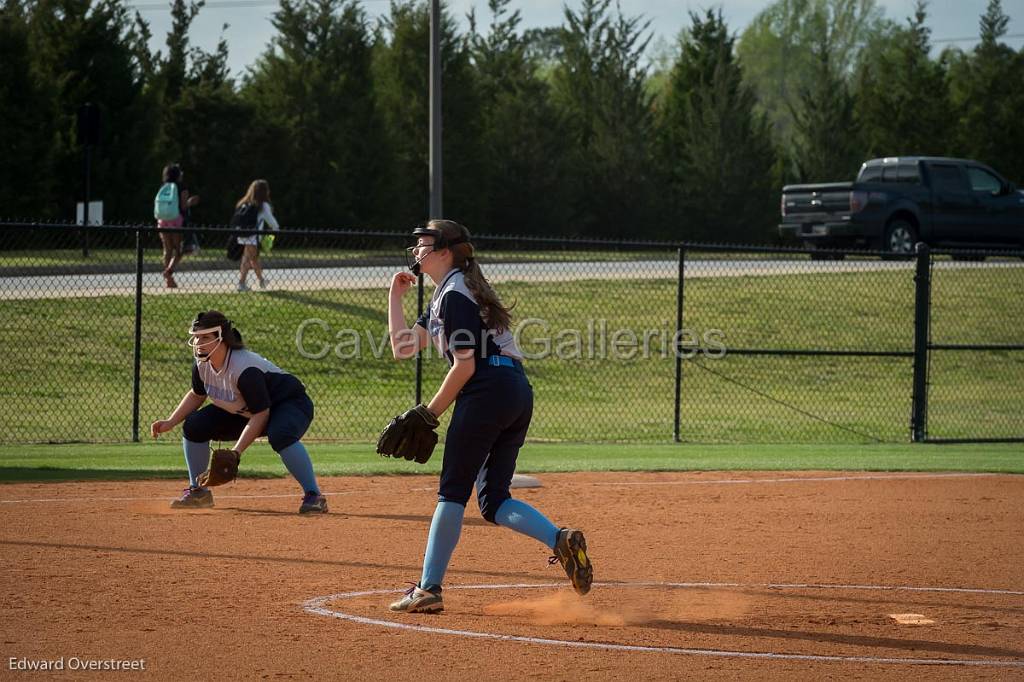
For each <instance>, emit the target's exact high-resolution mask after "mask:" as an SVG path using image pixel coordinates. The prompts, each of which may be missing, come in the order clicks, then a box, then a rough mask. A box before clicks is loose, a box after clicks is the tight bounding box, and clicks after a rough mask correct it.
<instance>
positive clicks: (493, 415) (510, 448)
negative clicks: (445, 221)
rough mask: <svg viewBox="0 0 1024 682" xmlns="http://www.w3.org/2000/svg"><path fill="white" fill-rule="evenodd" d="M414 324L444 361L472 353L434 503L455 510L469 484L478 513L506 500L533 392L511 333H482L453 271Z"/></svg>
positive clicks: (491, 517)
mask: <svg viewBox="0 0 1024 682" xmlns="http://www.w3.org/2000/svg"><path fill="white" fill-rule="evenodd" d="M417 324H419V325H420V326H422V327H424V328H426V329H427V330H428V332H429V333H430V335H431V337H432V338H433V339H434V344H435V345H436V346H437V348H438V350H440V351H441V352H442V353H444V354H445V357H447V358H448V362H449V363H452V362H453V358H452V350H464V349H467V348H473V349H475V350H476V353H475V357H476V363H475V369H474V372H473V376H472V377H470V379H469V381H468V382H466V385H465V386H463V387H462V390H461V391H459V395H458V397H457V398H456V400H455V409H454V410H453V411H452V418H451V422H449V424H448V434H447V436H446V438H445V445H444V462H443V463H442V465H441V483H440V486H439V489H438V499H439V500H440V501H442V502H455V503H457V504H461V505H463V506H465V505H466V503H467V502H468V501H469V498H470V496H471V495H472V494H473V487H474V484H475V485H476V487H477V499H478V501H479V503H480V513H481V515H482V516H483V517H484V518H485V519H486V520H488V521H490V522H491V523H495V514H496V513H497V510H498V508H499V507H501V505H502V503H503V502H505V500H507V499H509V497H511V494H510V493H509V486H510V485H511V483H512V475H513V474H514V473H515V470H516V459H517V457H518V456H519V448H521V447H522V445H523V443H524V442H525V440H526V432H527V429H529V427H530V420H531V419H532V417H533V389H532V388H531V386H530V382H529V381H528V380H527V378H526V372H524V371H523V365H522V362H521V359H522V354H521V353H520V352H519V349H518V348H517V347H516V344H515V340H514V338H513V336H512V333H511V332H509V331H508V330H501V331H500V333H499V332H497V331H496V330H494V329H487V326H486V324H485V323H484V321H483V318H482V317H481V316H480V306H479V305H477V302H476V300H475V299H474V298H473V294H472V292H470V291H469V289H468V288H467V287H466V281H465V277H464V276H463V274H462V272H461V271H459V270H453V271H452V272H450V273H448V275H446V276H445V278H444V279H443V280H442V281H441V284H440V285H439V286H438V287H437V290H436V291H435V292H434V296H433V298H431V300H430V308H429V309H428V311H427V312H426V314H424V315H423V316H422V317H420V319H419V320H417Z"/></svg>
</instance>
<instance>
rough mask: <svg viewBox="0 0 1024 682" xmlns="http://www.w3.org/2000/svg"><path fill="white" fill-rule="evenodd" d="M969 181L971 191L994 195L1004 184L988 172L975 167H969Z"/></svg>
mask: <svg viewBox="0 0 1024 682" xmlns="http://www.w3.org/2000/svg"><path fill="white" fill-rule="evenodd" d="M967 181H968V182H970V183H971V189H972V190H974V191H975V192H986V193H992V192H998V191H999V190H1001V189H1002V188H1003V183H1002V182H1000V181H999V178H997V177H996V176H994V175H992V174H991V173H989V172H988V171H987V170H984V169H981V168H977V167H975V166H968V167H967Z"/></svg>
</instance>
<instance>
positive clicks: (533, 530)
mask: <svg viewBox="0 0 1024 682" xmlns="http://www.w3.org/2000/svg"><path fill="white" fill-rule="evenodd" d="M494 522H495V523H497V524H498V525H499V526H505V527H506V528H511V529H512V530H514V531H516V532H518V533H522V534H523V535H529V536H530V537H531V538H533V539H535V540H540V541H541V542H543V543H544V544H545V545H547V546H548V547H550V548H551V549H554V548H555V542H556V541H557V539H558V528H557V527H556V526H555V524H553V523H551V521H549V520H548V517H546V516H544V515H543V514H541V513H540V512H539V511H537V510H536V509H534V508H533V507H531V506H530V505H528V504H526V503H525V502H521V501H519V500H515V499H512V498H511V497H510V498H508V499H507V500H505V501H504V502H502V503H501V506H500V507H498V511H497V512H495V514H494Z"/></svg>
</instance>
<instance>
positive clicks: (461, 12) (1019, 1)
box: [128, 0, 1024, 76]
mask: <svg viewBox="0 0 1024 682" xmlns="http://www.w3.org/2000/svg"><path fill="white" fill-rule="evenodd" d="M128 2H129V5H130V6H136V7H138V8H139V12H140V14H141V15H142V17H143V18H144V19H145V20H146V21H147V22H149V25H150V28H151V30H152V32H153V41H152V43H151V45H150V47H151V48H152V49H154V50H161V51H164V52H166V48H165V47H164V41H165V39H166V36H167V31H168V30H169V29H170V27H171V18H170V11H169V9H168V8H169V6H170V3H169V2H166V1H160V0H128ZM877 3H878V6H879V7H881V8H882V9H883V10H884V12H885V15H886V16H887V17H888V18H890V19H895V20H898V21H900V22H902V21H903V20H904V19H905V18H906V17H908V16H909V15H910V14H911V13H912V12H913V9H914V0H877ZM389 4H390V3H389V0H362V5H363V7H364V8H365V10H366V12H367V15H368V16H370V17H371V18H375V17H378V16H380V15H382V14H386V13H387V11H388V7H389ZM619 4H620V7H621V8H622V13H623V14H625V15H626V16H637V15H642V16H644V17H645V18H647V19H649V20H650V21H651V32H652V34H653V35H652V38H653V40H652V41H651V44H652V46H653V45H655V44H657V43H658V42H659V41H667V42H672V41H673V40H674V39H675V37H676V36H677V35H678V34H679V31H680V30H682V29H684V28H686V27H687V26H688V25H689V12H690V11H695V12H703V11H704V10H705V9H707V8H709V7H711V8H720V9H721V10H722V16H723V17H724V19H725V21H726V24H727V25H728V26H729V27H730V29H731V30H732V31H733V32H735V33H737V34H739V33H742V31H743V29H744V28H746V26H747V25H748V24H749V23H750V21H751V20H753V18H754V17H755V16H757V14H758V12H760V11H761V10H763V9H764V8H765V7H767V6H768V5H769V4H771V3H770V2H769V0H722V1H719V2H713V1H709V0H699V1H698V0H619ZM566 5H568V6H569V7H570V8H573V9H578V7H579V5H580V2H579V0H566V1H564V2H563V0H512V2H511V3H510V9H511V10H516V9H518V10H519V11H520V14H521V17H522V23H521V28H523V29H526V28H540V27H546V26H558V25H560V24H561V23H562V18H563V16H564V11H563V8H564V7H565V6H566ZM987 5H988V0H931V2H930V3H929V5H928V20H927V23H928V25H929V27H930V28H931V29H932V39H933V41H935V43H936V45H935V47H936V49H941V48H943V47H945V46H946V45H947V44H950V42H951V43H952V44H955V45H957V46H959V47H961V48H962V49H969V48H970V47H971V46H972V45H973V43H975V42H977V38H976V36H977V35H978V18H979V17H980V16H981V15H982V13H984V11H985V8H986V7H987ZM447 6H448V8H449V11H450V12H451V14H452V15H453V16H454V17H456V18H457V19H458V20H459V21H460V23H461V25H462V28H463V30H466V29H467V28H468V25H469V24H468V22H467V21H466V19H465V17H466V15H467V14H468V13H469V11H470V10H471V9H473V8H475V9H476V13H477V19H478V23H479V24H480V25H481V26H483V27H486V25H487V23H488V21H489V16H490V15H489V13H488V11H487V2H486V0H448V2H447ZM276 8H277V2H276V0H207V6H206V7H204V8H203V10H202V11H201V12H200V14H199V16H198V17H197V18H196V22H195V24H194V26H193V31H192V36H193V44H195V45H197V46H199V47H201V48H203V49H205V50H212V49H213V48H214V47H215V46H216V44H217V41H218V40H219V39H220V37H221V35H222V31H223V35H224V36H225V37H226V38H227V41H228V48H229V51H230V52H229V66H230V68H231V71H232V73H233V74H235V75H236V76H238V75H241V74H243V73H245V70H246V67H247V66H248V65H249V64H251V63H253V62H254V61H255V60H256V58H257V57H258V56H259V54H260V53H262V52H263V51H264V50H265V49H266V46H267V43H268V42H269V41H270V39H271V38H272V37H273V35H274V28H273V26H272V25H271V23H270V18H271V16H272V15H273V13H274V10H275V9H276ZM1003 11H1004V12H1005V13H1006V14H1007V16H1009V17H1010V23H1009V25H1008V27H1007V33H1008V34H1009V35H1010V36H1013V37H1011V38H1008V39H1006V41H1005V42H1006V43H1007V44H1008V45H1010V46H1012V47H1013V48H1015V49H1021V48H1022V47H1024V0H1003ZM224 24H228V28H227V29H226V30H224V29H223V26H224ZM964 38H966V39H967V40H956V41H952V40H951V39H964ZM946 41H950V42H946Z"/></svg>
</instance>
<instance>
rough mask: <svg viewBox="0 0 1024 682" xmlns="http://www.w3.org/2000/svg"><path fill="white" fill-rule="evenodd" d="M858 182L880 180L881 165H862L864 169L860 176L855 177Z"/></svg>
mask: <svg viewBox="0 0 1024 682" xmlns="http://www.w3.org/2000/svg"><path fill="white" fill-rule="evenodd" d="M857 180H858V182H881V181H882V167H881V166H864V170H862V171H861V172H860V177H859V178H857Z"/></svg>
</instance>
